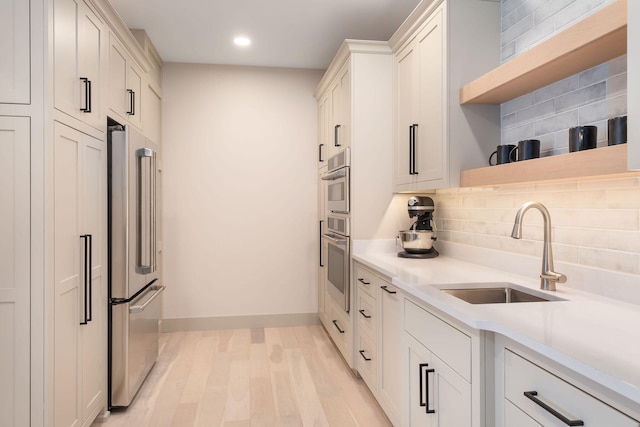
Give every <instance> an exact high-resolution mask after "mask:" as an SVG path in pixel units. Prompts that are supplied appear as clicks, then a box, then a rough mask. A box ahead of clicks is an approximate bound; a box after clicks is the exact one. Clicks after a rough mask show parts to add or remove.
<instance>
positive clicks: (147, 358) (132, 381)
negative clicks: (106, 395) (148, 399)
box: [111, 286, 165, 407]
mask: <svg viewBox="0 0 640 427" xmlns="http://www.w3.org/2000/svg"><path fill="white" fill-rule="evenodd" d="M164 289H165V288H164V286H150V287H149V288H148V289H147V290H146V291H145V292H143V293H142V294H141V295H140V296H139V297H138V298H136V299H135V300H133V301H131V302H130V303H127V304H119V305H113V306H112V316H113V317H112V332H111V333H112V337H113V340H112V349H111V355H112V356H111V406H112V407H118V406H129V404H130V403H131V401H132V400H133V398H134V396H135V394H136V392H137V391H138V389H139V388H140V386H141V385H142V382H143V381H144V379H145V378H146V377H147V375H148V374H149V371H150V370H151V368H152V367H153V364H154V363H155V361H156V359H157V357H158V340H159V337H160V329H159V320H160V318H161V308H162V298H161V295H160V294H161V293H162V292H163V291H164Z"/></svg>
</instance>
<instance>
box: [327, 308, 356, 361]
mask: <svg viewBox="0 0 640 427" xmlns="http://www.w3.org/2000/svg"><path fill="white" fill-rule="evenodd" d="M329 322H330V323H331V325H329V330H330V331H331V336H332V337H333V339H334V341H335V343H336V345H337V346H338V347H339V348H340V349H341V350H342V351H347V349H348V348H350V347H351V345H350V344H349V343H351V339H352V338H351V337H352V335H351V322H350V319H349V314H348V313H346V312H345V311H344V310H343V309H342V307H338V306H336V305H335V304H332V308H331V316H330V318H329Z"/></svg>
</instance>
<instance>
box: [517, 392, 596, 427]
mask: <svg viewBox="0 0 640 427" xmlns="http://www.w3.org/2000/svg"><path fill="white" fill-rule="evenodd" d="M524 395H525V396H526V397H527V398H529V399H531V400H533V402H534V403H535V404H536V405H538V406H540V407H542V409H544V410H545V411H547V412H548V413H550V414H551V415H553V416H554V417H556V418H557V419H559V420H560V421H562V422H563V423H565V424H566V425H568V426H583V425H584V422H583V421H582V420H570V419H569V418H567V417H565V416H564V415H562V414H561V413H560V412H558V411H556V410H555V409H553V408H552V407H551V406H549V405H547V404H546V403H544V402H543V401H542V400H540V399H538V398H537V397H536V396H537V395H538V392H537V391H525V392H524Z"/></svg>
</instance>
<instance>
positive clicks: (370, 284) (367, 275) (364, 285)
mask: <svg viewBox="0 0 640 427" xmlns="http://www.w3.org/2000/svg"><path fill="white" fill-rule="evenodd" d="M355 270H356V276H355V277H356V283H357V284H358V287H359V288H360V289H362V290H363V291H365V292H366V293H368V294H369V295H370V296H371V297H372V298H373V299H375V297H376V294H375V283H376V280H377V279H376V275H375V273H373V272H372V271H369V270H367V269H366V268H363V267H362V266H361V265H360V264H356V268H355Z"/></svg>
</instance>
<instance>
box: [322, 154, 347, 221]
mask: <svg viewBox="0 0 640 427" xmlns="http://www.w3.org/2000/svg"><path fill="white" fill-rule="evenodd" d="M350 157H351V152H350V150H349V148H345V149H344V150H343V151H341V152H340V153H338V154H336V155H335V156H332V157H330V158H329V160H328V161H327V166H328V170H327V173H326V174H325V175H324V176H323V177H322V179H323V180H325V181H328V182H327V196H326V197H327V209H329V210H330V211H331V212H338V213H349V186H350V182H349V169H350V167H349V166H350Z"/></svg>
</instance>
